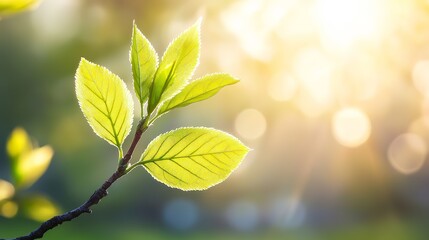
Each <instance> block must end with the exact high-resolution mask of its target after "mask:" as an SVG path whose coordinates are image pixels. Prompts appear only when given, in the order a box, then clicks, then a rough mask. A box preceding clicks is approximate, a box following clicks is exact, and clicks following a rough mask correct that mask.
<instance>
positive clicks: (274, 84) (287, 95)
mask: <svg viewBox="0 0 429 240" xmlns="http://www.w3.org/2000/svg"><path fill="white" fill-rule="evenodd" d="M297 88H298V86H297V82H296V80H295V79H294V78H292V77H289V76H284V75H283V76H276V77H274V78H273V79H272V80H271V82H270V84H269V85H268V94H269V95H270V97H271V98H272V99H274V100H276V101H279V102H283V101H289V100H291V99H292V98H293V97H294V96H295V93H296V91H297Z"/></svg>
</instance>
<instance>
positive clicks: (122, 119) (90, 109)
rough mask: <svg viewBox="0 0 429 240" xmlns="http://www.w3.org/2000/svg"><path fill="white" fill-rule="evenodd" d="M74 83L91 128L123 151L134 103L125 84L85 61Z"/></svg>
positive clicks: (105, 70) (111, 74)
mask: <svg viewBox="0 0 429 240" xmlns="http://www.w3.org/2000/svg"><path fill="white" fill-rule="evenodd" d="M75 83H76V95H77V99H78V101H79V105H80V108H81V110H82V112H83V114H84V115H85V117H86V119H87V120H88V123H89V125H90V126H91V127H92V129H93V130H94V132H95V133H96V134H97V135H98V136H100V137H101V138H103V139H104V140H106V141H107V142H109V143H110V144H112V145H114V146H116V147H118V149H119V150H120V151H121V150H122V149H121V148H122V147H121V146H122V143H123V142H124V140H125V137H126V136H127V135H128V134H129V132H130V130H131V125H132V122H133V100H132V97H131V94H130V92H129V91H128V89H127V87H126V85H125V83H124V82H123V81H122V80H121V79H120V78H119V77H118V76H116V75H115V74H113V73H111V72H110V71H109V70H107V69H106V68H104V67H102V66H99V65H96V64H94V63H91V62H89V61H87V60H86V59H84V58H82V60H81V61H80V64H79V67H78V69H77V71H76V81H75Z"/></svg>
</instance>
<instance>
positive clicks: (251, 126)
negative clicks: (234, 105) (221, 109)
mask: <svg viewBox="0 0 429 240" xmlns="http://www.w3.org/2000/svg"><path fill="white" fill-rule="evenodd" d="M266 127H267V120H266V119H265V117H264V115H263V114H262V113H261V112H259V111H258V110H256V109H246V110H243V111H242V112H240V113H239V114H238V116H237V118H236V119H235V129H236V131H237V132H238V134H240V135H241V136H242V137H243V138H246V139H249V140H255V139H257V138H259V137H261V136H262V135H263V134H264V133H265V129H266Z"/></svg>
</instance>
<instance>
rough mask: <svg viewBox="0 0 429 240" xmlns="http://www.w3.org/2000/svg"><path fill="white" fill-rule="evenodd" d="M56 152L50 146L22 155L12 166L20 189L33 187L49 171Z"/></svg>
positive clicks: (13, 174)
mask: <svg viewBox="0 0 429 240" xmlns="http://www.w3.org/2000/svg"><path fill="white" fill-rule="evenodd" d="M53 155H54V150H53V149H52V148H51V147H50V146H43V147H41V148H37V149H34V150H32V151H31V152H29V153H27V154H24V155H22V156H21V157H20V158H19V159H18V161H17V162H16V163H15V164H14V165H12V167H13V169H12V176H13V178H14V180H15V184H16V186H17V187H19V188H28V187H30V186H31V185H33V184H34V183H35V182H36V181H37V180H38V179H39V178H40V177H41V176H42V175H43V174H44V173H45V172H46V170H47V169H48V167H49V164H50V163H51V160H52V156H53Z"/></svg>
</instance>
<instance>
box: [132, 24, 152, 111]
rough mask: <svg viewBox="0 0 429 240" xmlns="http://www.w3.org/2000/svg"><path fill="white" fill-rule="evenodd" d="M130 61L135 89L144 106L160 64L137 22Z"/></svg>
mask: <svg viewBox="0 0 429 240" xmlns="http://www.w3.org/2000/svg"><path fill="white" fill-rule="evenodd" d="M130 62H131V66H132V70H133V77H134V91H135V92H136V94H137V98H138V99H139V101H140V104H141V105H142V106H143V104H144V103H145V102H146V100H147V99H148V97H149V89H150V86H151V84H152V81H153V76H154V75H155V71H156V67H157V65H158V55H157V54H156V51H155V49H154V48H153V47H152V45H151V44H150V42H149V40H147V39H146V37H145V36H144V35H143V34H142V33H141V32H140V30H139V29H138V28H137V25H135V24H134V27H133V36H132V40H131V50H130Z"/></svg>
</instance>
